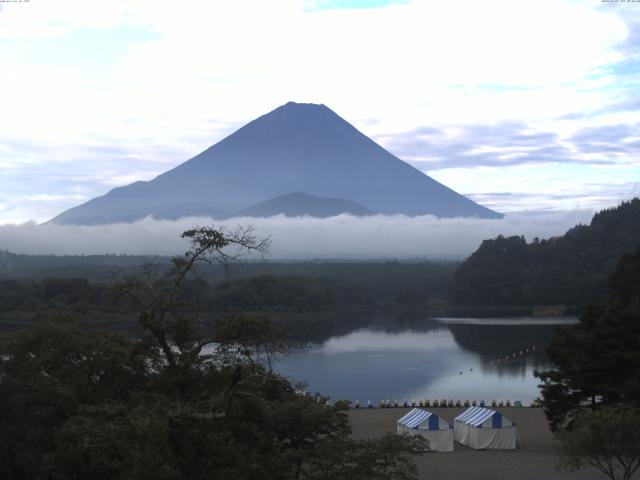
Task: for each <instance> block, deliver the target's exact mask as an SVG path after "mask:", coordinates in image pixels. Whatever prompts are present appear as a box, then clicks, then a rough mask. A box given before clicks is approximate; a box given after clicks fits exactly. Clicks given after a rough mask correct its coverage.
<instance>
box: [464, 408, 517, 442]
mask: <svg viewBox="0 0 640 480" xmlns="http://www.w3.org/2000/svg"><path fill="white" fill-rule="evenodd" d="M453 434H454V436H455V439H456V442H459V443H461V444H462V445H465V446H467V447H469V448H474V449H476V450H483V449H486V448H495V449H500V450H506V449H514V448H518V447H519V446H520V439H519V438H518V430H517V428H516V424H515V423H513V422H512V421H511V420H509V419H508V418H506V417H504V416H503V415H502V414H501V413H500V412H496V411H495V410H489V409H488V408H482V407H471V408H469V409H467V410H465V411H464V412H462V414H460V415H458V416H457V417H456V418H455V419H454V422H453Z"/></svg>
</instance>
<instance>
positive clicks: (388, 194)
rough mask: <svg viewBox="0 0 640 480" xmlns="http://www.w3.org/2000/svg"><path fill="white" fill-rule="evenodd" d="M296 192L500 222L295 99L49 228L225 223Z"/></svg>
mask: <svg viewBox="0 0 640 480" xmlns="http://www.w3.org/2000/svg"><path fill="white" fill-rule="evenodd" d="M290 193H304V194H307V195H311V196H314V197H322V198H328V199H336V198H338V199H343V200H345V201H347V202H354V203H356V204H358V205H360V206H362V207H364V208H365V209H367V210H368V211H371V212H375V213H383V214H405V215H410V216H415V215H425V214H431V215H435V216H438V217H482V218H500V217H501V216H502V215H501V214H499V213H496V212H494V211H492V210H489V209H487V208H485V207H482V206H480V205H478V204H477V203H475V202H473V201H471V200H470V199H468V198H466V197H464V196H462V195H460V194H458V193H456V192H454V191H453V190H451V189H449V188H447V187H446V186H444V185H442V184H441V183H438V182H436V181H435V180H433V179H432V178H431V177H429V176H427V175H425V174H424V173H422V172H420V171H419V170H417V169H415V168H413V167H412V166H410V165H409V164H407V163H405V162H403V161H402V160H400V159H399V158H397V157H395V156H394V155H392V154H391V153H389V152H388V151H386V150H385V149H384V148H382V147H381V146H379V145H378V144H376V143H375V142H374V141H373V140H371V139H370V138H368V137H367V136H365V135H364V134H362V133H360V132H359V131H358V130H357V129H356V128H355V127H353V126H352V125H351V124H349V123H348V122H346V121H345V120H343V119H342V118H341V117H339V116H338V115H337V114H336V113H334V112H333V111H332V110H331V109H329V108H327V107H326V106H324V105H315V104H303V103H293V102H289V103H287V104H286V105H282V106H281V107H278V108H276V109H275V110H273V111H272V112H269V113H267V114H266V115H263V116H261V117H259V118H257V119H255V120H253V121H252V122H250V123H248V124H247V125H245V126H244V127H242V128H240V129H239V130H237V131H235V132H234V133H232V134H231V135H229V136H228V137H226V138H225V139H223V140H221V141H220V142H218V143H216V144H215V145H213V146H212V147H210V148H208V149H207V150H205V151H204V152H202V153H200V154H199V155H196V156H195V157H193V158H192V159H191V160H188V161H187V162H185V163H183V164H181V165H178V166H177V167H175V168H173V169H172V170H169V171H167V172H165V173H163V174H161V175H159V176H158V177H156V178H154V179H153V180H150V181H148V182H135V183H132V184H130V185H127V186H124V187H119V188H115V189H113V190H111V191H110V192H109V193H107V194H106V195H104V196H101V197H97V198H94V199H93V200H90V201H88V202H86V203H84V204H82V205H79V206H77V207H74V208H71V209H69V210H67V211H65V212H63V213H61V214H60V215H58V216H57V217H55V218H54V219H53V220H52V222H54V223H59V224H103V223H114V222H130V221H134V220H137V219H140V218H143V217H145V216H147V215H152V216H154V217H156V218H169V219H175V218H180V217H185V216H191V215H210V216H213V217H216V218H225V217H231V216H235V215H236V214H238V213H240V212H242V211H245V210H247V209H249V211H251V210H250V207H253V206H254V205H256V204H261V203H263V202H266V201H268V200H270V199H273V198H275V197H281V196H283V195H287V194H290ZM285 198H287V197H285ZM292 198H295V196H293V197H292ZM283 208H284V209H285V210H287V208H286V206H284V207H283ZM258 210H260V209H258ZM309 214H310V215H311V214H312V213H311V212H309Z"/></svg>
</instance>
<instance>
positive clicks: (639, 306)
mask: <svg viewBox="0 0 640 480" xmlns="http://www.w3.org/2000/svg"><path fill="white" fill-rule="evenodd" d="M610 285H611V293H610V296H609V301H608V303H607V304H605V305H594V306H591V307H589V308H588V309H587V310H586V312H585V313H584V314H583V315H582V316H581V317H580V323H579V324H577V325H575V326H572V327H568V328H563V329H560V331H559V333H558V335H556V336H555V338H554V339H553V340H552V342H551V344H550V346H549V347H548V348H547V352H548V354H549V356H550V358H551V360H553V363H554V364H555V365H556V368H555V369H554V370H551V371H547V372H540V373H538V374H537V375H538V376H539V378H540V379H541V380H542V381H543V384H542V385H541V391H542V395H543V397H544V407H545V411H546V413H547V417H548V418H549V421H550V423H551V427H552V428H553V429H556V428H559V427H561V426H563V425H565V424H567V422H568V420H569V419H570V417H571V415H572V414H573V413H575V412H576V411H577V410H578V409H580V408H581V407H585V406H586V407H589V408H591V407H594V406H597V405H618V404H626V405H629V406H636V407H640V375H638V372H640V352H639V351H638V345H640V249H639V250H638V251H637V252H636V253H635V254H627V255H625V256H623V257H622V258H621V259H620V262H619V263H618V267H617V268H616V270H615V272H614V273H613V274H612V275H611V278H610ZM585 404H586V405H585Z"/></svg>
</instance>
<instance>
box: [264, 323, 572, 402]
mask: <svg viewBox="0 0 640 480" xmlns="http://www.w3.org/2000/svg"><path fill="white" fill-rule="evenodd" d="M567 323H575V319H567V318H546V319H527V318H509V319H504V318H503V319H470V318H467V319H439V321H438V322H431V323H430V324H429V325H428V326H426V327H423V328H419V329H416V328H411V329H398V330H390V329H384V330H378V329H372V328H366V329H361V330H355V331H353V332H351V333H348V334H346V335H342V336H336V337H332V338H329V339H328V340H326V341H325V342H323V343H322V344H318V345H313V346H312V347H311V348H309V349H308V350H303V351H295V352H291V353H289V354H287V355H286V356H282V357H280V358H279V361H278V363H277V364H276V365H275V369H276V370H277V371H279V372H280V373H282V374H283V375H285V376H287V377H288V378H289V379H291V380H292V381H306V382H308V386H307V388H306V390H307V391H308V392H310V393H312V394H313V393H315V392H320V393H321V394H323V395H327V396H330V397H331V398H332V399H334V400H337V399H348V400H360V402H361V403H362V404H363V405H366V403H367V400H371V401H372V402H374V403H376V404H377V402H378V401H379V400H381V399H384V400H387V399H388V400H391V401H393V400H398V401H402V400H404V399H408V400H409V401H411V399H416V400H418V399H429V400H433V399H436V398H437V399H444V398H446V399H453V400H458V399H459V400H462V401H464V400H466V399H468V400H474V399H475V400H482V399H484V400H485V401H491V400H494V399H495V400H501V399H503V400H506V399H510V400H511V401H514V400H521V401H523V402H527V403H528V402H530V401H531V400H533V399H535V398H536V397H538V396H539V391H538V387H537V385H538V380H537V379H536V378H535V377H534V376H533V372H534V371H535V370H544V369H547V368H550V367H551V366H552V365H551V363H550V362H549V359H548V358H547V357H546V355H545V354H544V347H545V346H546V345H547V344H548V342H549V340H550V338H551V336H552V334H553V332H554V330H555V329H556V328H557V327H558V325H561V324H567ZM527 349H528V352H527ZM514 355H515V356H514ZM506 357H508V358H506ZM498 359H500V361H498Z"/></svg>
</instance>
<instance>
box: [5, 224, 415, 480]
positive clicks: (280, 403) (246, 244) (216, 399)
mask: <svg viewBox="0 0 640 480" xmlns="http://www.w3.org/2000/svg"><path fill="white" fill-rule="evenodd" d="M185 237H187V238H189V239H190V240H191V243H192V248H191V249H190V250H189V252H187V254H186V255H185V256H184V257H180V258H176V259H175V260H174V263H173V269H172V270H171V271H170V272H168V273H163V274H161V275H157V274H156V273H155V272H153V271H152V270H149V271H148V272H147V273H148V275H147V276H145V277H140V276H137V277H130V278H126V279H123V280H122V281H121V282H120V283H119V284H118V289H119V291H120V292H121V294H122V295H126V296H127V297H128V298H130V299H131V300H132V301H133V302H135V303H136V304H137V305H138V322H139V324H140V325H141V326H142V328H143V331H144V335H143V336H142V338H139V339H133V338H131V337H128V336H126V335H125V334H122V333H115V332H108V331H91V330H87V329H85V328H82V327H81V326H80V325H79V324H78V323H77V322H75V321H73V320H69V319H67V318H63V317H60V318H55V319H52V320H51V321H48V322H43V323H39V324H36V325H34V326H33V327H31V328H27V329H23V330H19V331H16V332H11V333H6V334H2V335H1V336H0V464H1V465H2V468H3V471H2V474H3V475H2V478H3V479H7V480H14V479H15V480H17V479H41V478H52V479H85V478H91V479H98V480H100V479H105V480H106V479H148V478H154V479H172V480H173V479H175V480H181V479H195V480H198V479H246V480H249V479H305V478H307V479H314V480H315V479H321V478H327V479H328V478H346V476H345V473H346V472H350V473H349V478H350V479H352V480H353V479H365V478H366V479H375V478H389V479H394V478H396V479H402V480H404V479H412V478H415V476H416V468H415V465H414V464H413V461H412V459H411V455H412V454H414V453H418V452H421V451H424V449H425V447H426V445H425V444H424V441H423V440H421V439H420V438H409V437H400V436H387V437H384V438H383V439H380V440H366V441H354V440H351V439H350V438H349V433H350V428H349V425H348V420H347V416H346V408H347V407H346V405H344V404H341V403H340V402H338V403H336V404H335V405H332V406H326V405H325V404H324V403H319V402H317V401H315V399H313V398H310V397H308V396H303V395H299V394H298V393H296V391H295V387H294V386H293V385H291V384H290V383H289V382H288V381H287V380H286V379H284V378H282V377H280V376H278V375H277V374H275V373H273V372H272V371H271V368H270V364H269V358H270V355H271V354H272V353H273V352H277V351H280V350H282V348H283V347H284V345H283V343H282V342H281V338H280V337H279V335H278V334H277V332H276V331H274V330H273V328H272V327H271V325H270V322H269V321H268V319H266V318H264V317H260V318H256V317H250V316H247V315H243V314H236V315H234V316H232V317H228V318H226V319H225V320H224V321H222V322H220V323H219V324H218V328H217V329H216V331H215V332H214V333H213V334H206V332H205V331H203V330H202V329H201V327H200V323H199V312H198V311H197V310H195V309H194V308H193V306H192V305H190V303H189V302H188V298H185V297H184V295H183V294H182V291H181V285H182V284H183V282H184V281H185V279H186V278H187V276H188V275H189V274H190V273H192V272H193V270H194V268H195V267H196V266H197V265H198V264H199V263H200V262H220V263H223V264H225V265H226V264H227V262H229V261H230V260H232V259H233V256H234V255H235V253H234V254H229V253H227V252H228V250H227V249H228V247H238V248H239V249H240V250H243V249H244V250H258V251H261V252H264V251H265V247H266V244H265V243H264V242H261V241H258V240H257V239H256V238H255V237H254V236H253V234H252V232H251V231H250V230H238V231H235V232H231V233H229V232H220V231H216V230H213V229H208V228H201V229H193V230H190V231H188V232H185ZM341 472H342V473H341Z"/></svg>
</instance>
